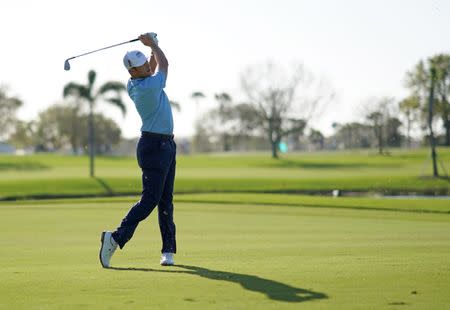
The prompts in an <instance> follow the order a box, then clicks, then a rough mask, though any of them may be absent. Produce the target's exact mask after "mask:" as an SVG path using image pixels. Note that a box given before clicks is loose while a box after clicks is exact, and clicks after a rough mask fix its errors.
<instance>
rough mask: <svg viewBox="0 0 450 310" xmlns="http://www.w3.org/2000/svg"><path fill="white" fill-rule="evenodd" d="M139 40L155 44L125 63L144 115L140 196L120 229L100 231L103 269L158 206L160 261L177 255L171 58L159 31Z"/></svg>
mask: <svg viewBox="0 0 450 310" xmlns="http://www.w3.org/2000/svg"><path fill="white" fill-rule="evenodd" d="M139 40H140V41H141V42H142V43H143V44H144V45H145V46H148V47H150V48H151V50H152V55H151V57H150V60H149V61H148V60H147V58H146V57H145V56H144V54H143V53H142V52H140V51H131V52H127V53H126V54H125V56H124V58H123V63H124V65H125V68H126V69H127V70H128V72H129V73H130V75H131V77H130V79H129V80H128V85H127V90H128V94H129V96H130V98H131V99H132V100H133V102H134V104H135V106H136V109H137V111H138V113H139V115H140V116H141V119H142V127H141V137H140V139H139V142H138V145H137V161H138V164H139V167H140V168H141V170H142V187H143V189H142V196H141V199H140V200H139V201H138V202H137V203H136V204H135V205H134V206H133V207H132V208H131V209H130V210H129V211H128V214H127V215H126V216H125V218H124V219H123V220H122V222H121V224H120V226H119V227H118V228H117V229H116V231H114V232H111V231H104V232H103V233H102V235H101V248H100V262H101V264H102V266H103V267H104V268H108V267H110V260H111V257H112V255H113V254H114V251H115V250H116V248H117V246H119V247H120V248H121V249H122V248H123V247H124V246H125V244H126V243H127V242H128V241H129V240H130V239H131V237H132V236H133V233H134V231H135V230H136V227H137V226H138V224H139V222H141V221H142V220H144V219H145V218H147V217H148V216H149V215H150V213H151V212H152V211H153V209H154V208H155V207H156V206H158V220H159V228H160V230H161V238H162V251H161V253H162V255H161V261H160V264H161V265H165V266H167V265H173V264H174V260H173V254H174V253H176V241H175V224H174V222H173V203H172V200H173V183H174V179H175V154H176V145H175V142H174V140H173V118H172V110H171V107H170V104H169V99H168V98H167V95H166V93H165V92H164V87H165V86H166V79H167V68H168V62H167V59H166V56H165V55H164V53H163V51H162V50H161V49H160V48H159V47H158V40H157V38H156V34H155V33H146V34H143V35H140V36H139Z"/></svg>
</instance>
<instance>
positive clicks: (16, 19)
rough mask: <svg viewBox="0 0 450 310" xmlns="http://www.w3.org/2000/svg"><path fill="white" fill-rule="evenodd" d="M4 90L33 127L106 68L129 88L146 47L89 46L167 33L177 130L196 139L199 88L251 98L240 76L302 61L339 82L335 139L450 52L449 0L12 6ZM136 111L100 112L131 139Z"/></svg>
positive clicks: (327, 124) (324, 119)
mask: <svg viewBox="0 0 450 310" xmlns="http://www.w3.org/2000/svg"><path fill="white" fill-rule="evenodd" d="M0 12H2V18H1V19H0V29H2V30H1V32H2V40H3V43H2V51H1V57H0V68H1V70H0V84H6V85H8V86H9V88H10V94H12V95H17V96H19V97H20V98H22V100H23V101H24V102H25V106H24V108H23V109H22V111H21V112H20V116H21V117H22V118H24V119H30V118H34V117H36V115H37V113H38V112H39V111H41V110H43V109H45V108H46V107H48V106H49V105H50V104H53V103H56V102H58V101H61V100H62V96H61V94H62V88H63V86H64V85H65V84H66V83H68V82H70V81H77V82H82V83H84V82H85V81H86V76H87V72H88V70H90V69H95V70H96V71H97V73H98V82H99V84H100V83H101V82H104V81H108V80H119V81H123V82H126V80H127V78H128V73H127V72H126V70H125V69H124V68H123V65H122V57H123V54H124V53H125V52H126V51H127V50H132V49H141V50H142V51H144V52H148V51H146V49H145V47H143V46H142V45H141V44H140V43H132V44H129V45H124V46H120V47H117V48H114V49H110V50H106V51H103V52H99V53H96V54H92V55H88V56H85V57H80V58H77V59H74V60H72V61H71V66H72V69H71V70H70V71H68V72H67V71H64V70H63V67H64V60H65V59H66V58H69V57H71V56H74V55H78V54H81V53H84V52H87V51H90V50H94V49H98V48H101V47H104V46H107V45H111V44H115V43H119V42H122V41H126V40H129V39H133V38H135V37H137V36H138V35H139V34H140V33H144V32H148V31H154V32H157V33H158V36H159V40H160V46H161V47H162V49H163V50H164V51H165V53H166V55H167V57H168V59H169V62H170V69H169V72H170V73H169V79H168V82H167V88H166V92H167V94H168V95H169V98H170V99H172V100H175V101H178V102H179V103H180V104H181V106H182V112H181V113H178V112H176V113H175V114H174V118H175V134H176V135H178V136H185V135H189V134H192V132H193V126H192V124H193V122H194V120H195V118H196V114H198V113H200V112H201V111H198V110H196V108H195V104H194V102H193V101H192V100H191V99H190V94H191V93H192V92H193V91H202V92H204V93H205V94H206V95H207V96H208V98H207V99H206V100H204V102H203V103H202V104H201V105H200V109H201V110H205V109H207V108H208V107H211V106H213V105H214V100H213V95H214V93H218V92H228V93H230V94H231V95H232V96H233V97H234V98H235V99H236V101H239V100H241V99H243V95H242V92H241V89H240V85H239V77H240V74H241V73H242V71H243V70H244V69H245V67H247V66H248V65H257V64H262V63H265V62H267V61H269V60H271V61H273V62H275V63H279V64H281V65H289V64H291V63H293V62H298V63H303V64H304V65H305V66H306V67H307V68H308V69H309V70H310V71H312V72H313V73H314V74H315V75H316V76H318V77H319V76H320V77H322V78H325V79H326V80H327V81H328V82H329V84H330V85H332V87H333V89H334V91H335V93H336V99H335V101H333V103H332V104H331V105H330V106H329V108H328V109H327V110H326V111H325V113H324V114H323V115H321V117H320V118H317V119H315V120H314V123H313V124H312V125H313V126H314V127H316V128H319V129H321V130H322V131H324V132H325V133H331V123H332V122H336V121H337V122H346V121H352V120H358V119H361V106H363V105H364V103H365V102H367V99H368V98H371V97H381V96H391V97H395V98H397V99H401V98H402V97H403V96H405V95H406V94H407V91H406V90H405V88H404V87H403V80H404V76H405V73H406V71H407V70H410V69H411V68H412V67H413V66H414V65H415V64H416V63H417V62H418V61H419V60H420V59H424V58H427V57H429V56H431V55H434V54H436V53H449V52H450V40H449V38H450V2H448V1H445V0H428V1H426V0H411V1H406V0H392V1H386V0H382V1H380V0H377V1H363V0H360V1H356V0H341V1H332V0H315V1H312V0H308V1H306V0H297V1H294V0H277V1H275V0H259V1H256V0H255V1H250V0H241V1H237V0H228V1H222V0H220V1H206V0H193V1H182V0H166V1H132V0H130V1H126V2H125V1H116V0H110V1H93V0H91V1H86V0H79V1H76V2H75V1H71V2H68V1H49V0H41V1H31V0H29V1H27V0H14V1H1V2H0ZM124 98H125V99H126V104H127V107H128V110H129V112H128V114H127V116H126V118H125V119H123V118H122V116H121V114H120V112H119V111H115V110H113V109H109V108H107V106H105V105H100V106H99V111H101V112H103V113H105V114H107V115H108V116H111V117H113V118H114V119H116V120H117V121H118V122H119V123H120V124H121V125H122V130H123V133H124V135H125V136H126V137H134V136H137V135H138V134H139V128H140V119H139V117H138V115H137V112H136V111H135V110H134V106H133V104H132V102H131V100H130V99H129V98H128V97H127V96H124Z"/></svg>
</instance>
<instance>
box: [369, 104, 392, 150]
mask: <svg viewBox="0 0 450 310" xmlns="http://www.w3.org/2000/svg"><path fill="white" fill-rule="evenodd" d="M366 107H367V114H366V120H367V121H368V123H369V126H371V127H372V130H373V133H374V135H375V139H376V145H377V148H378V153H379V154H380V155H381V154H383V153H384V151H385V147H386V145H387V144H388V141H389V138H390V135H391V136H392V135H395V134H397V131H398V123H397V122H392V121H390V120H391V118H392V117H391V114H392V113H391V109H392V108H393V107H394V98H390V97H382V98H372V99H371V100H369V101H368V102H367V105H366ZM396 120H397V121H398V119H396ZM389 124H391V125H396V127H395V126H394V127H395V132H394V133H392V132H389V129H390V128H389ZM391 127H392V126H391ZM395 139H396V138H394V140H395Z"/></svg>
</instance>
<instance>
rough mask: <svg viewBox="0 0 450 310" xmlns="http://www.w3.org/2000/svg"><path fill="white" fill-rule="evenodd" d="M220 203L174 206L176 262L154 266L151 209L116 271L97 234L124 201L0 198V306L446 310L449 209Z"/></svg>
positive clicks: (113, 222)
mask: <svg viewBox="0 0 450 310" xmlns="http://www.w3.org/2000/svg"><path fill="white" fill-rule="evenodd" d="M224 197H225V196H224ZM190 199H192V200H194V199H195V197H192V196H191V197H190ZM210 199H211V198H210ZM233 199H236V196H235V195H234V196H233ZM228 200H232V199H228ZM226 201H227V199H226V197H225V198H224V199H223V201H222V203H220V204H217V203H212V202H196V203H194V202H178V203H177V204H176V213H175V220H176V224H177V231H178V246H179V248H178V249H179V253H178V254H177V255H176V263H177V264H178V265H177V266H174V267H165V268H163V267H161V266H159V265H158V261H159V249H160V237H159V231H158V227H157V219H156V213H153V214H152V215H151V216H150V217H149V218H148V219H147V220H146V221H144V222H143V223H141V225H140V226H139V228H138V230H137V231H136V234H135V237H134V238H133V240H132V241H130V243H129V244H127V246H126V247H125V249H124V250H123V251H118V252H117V253H116V255H115V256H114V258H113V260H112V265H113V266H115V267H116V269H102V268H101V267H100V264H99V262H98V248H99V244H100V243H99V237H100V233H101V231H102V230H103V229H113V228H114V227H115V226H117V224H119V222H120V220H121V218H122V216H123V215H124V214H125V212H126V211H127V210H128V208H129V207H130V206H131V204H132V203H133V199H131V198H130V199H129V200H127V199H125V198H121V200H120V201H118V200H117V199H116V200H115V199H98V200H95V199H89V200H74V199H73V200H69V199H68V200H59V201H48V202H47V201H36V202H20V201H17V202H3V203H1V204H0V218H1V219H2V225H1V226H0V234H1V236H2V238H1V239H0V240H1V241H0V249H1V250H0V251H1V253H0V265H1V266H2V268H1V269H0V278H1V281H0V296H1V298H0V308H1V309H171V310H173V309H395V308H396V307H400V306H407V307H408V309H445V308H446V307H448V305H449V304H450V297H449V296H450V295H449V294H448V292H449V291H450V268H449V264H448V258H449V257H450V215H448V214H433V213H414V212H401V211H396V212H392V211H383V210H357V209H337V208H326V207H325V208H314V207H305V206H302V205H301V204H299V205H295V206H280V205H276V204H274V205H259V204H251V203H248V204H237V203H232V202H230V203H225V202H226ZM271 203H272V202H271Z"/></svg>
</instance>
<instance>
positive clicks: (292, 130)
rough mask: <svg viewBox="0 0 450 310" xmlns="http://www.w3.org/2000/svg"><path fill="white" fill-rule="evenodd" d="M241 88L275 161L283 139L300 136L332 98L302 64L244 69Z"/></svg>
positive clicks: (270, 65) (327, 89) (327, 90)
mask: <svg viewBox="0 0 450 310" xmlns="http://www.w3.org/2000/svg"><path fill="white" fill-rule="evenodd" d="M241 86H242V89H243V91H244V93H245V95H246V97H247V102H248V103H249V105H250V106H251V107H252V109H253V111H254V118H255V120H256V124H257V126H256V127H257V129H259V130H260V131H261V132H263V133H264V134H265V135H266V136H267V137H268V139H269V141H270V143H271V148H272V157H273V158H278V149H277V147H278V145H279V143H280V142H281V140H282V139H283V138H284V137H286V136H288V135H291V134H298V133H303V131H304V129H305V127H306V125H307V124H308V123H309V122H310V121H311V120H312V119H313V118H314V117H317V116H318V115H319V114H320V113H323V111H324V110H325V108H326V106H327V105H328V103H330V102H331V100H332V99H333V98H334V93H333V92H332V91H331V90H330V87H328V86H327V85H326V84H325V83H324V82H323V81H321V80H318V79H316V78H314V76H313V75H312V73H310V72H309V71H308V70H306V69H305V67H304V66H303V65H302V64H295V65H293V66H292V67H289V68H288V70H286V69H285V68H284V67H282V66H279V65H275V64H274V63H272V62H268V63H266V64H264V65H256V66H251V67H248V68H247V69H246V70H245V71H244V72H243V73H242V75H241Z"/></svg>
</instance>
